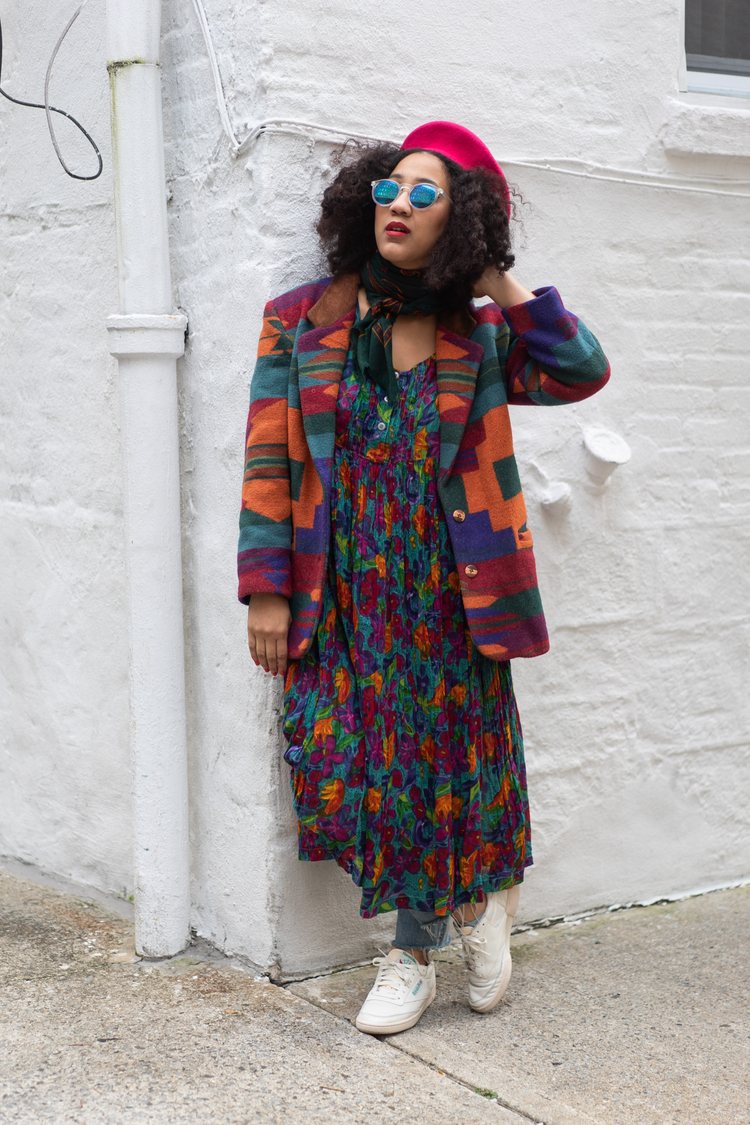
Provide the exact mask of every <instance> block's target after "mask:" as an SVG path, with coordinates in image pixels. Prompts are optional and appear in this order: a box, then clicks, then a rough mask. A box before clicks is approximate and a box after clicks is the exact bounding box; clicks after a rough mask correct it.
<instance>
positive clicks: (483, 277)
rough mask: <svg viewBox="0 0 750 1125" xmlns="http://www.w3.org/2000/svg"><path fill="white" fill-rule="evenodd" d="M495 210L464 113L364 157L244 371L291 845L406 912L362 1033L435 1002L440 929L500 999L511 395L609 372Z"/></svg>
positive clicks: (517, 810)
mask: <svg viewBox="0 0 750 1125" xmlns="http://www.w3.org/2000/svg"><path fill="white" fill-rule="evenodd" d="M509 215H510V196H509V192H508V187H507V184H506V181H505V178H504V176H503V173H502V171H501V169H500V167H499V166H498V165H497V163H496V161H495V160H494V158H493V157H492V154H491V153H490V152H489V150H488V149H487V148H486V146H485V145H484V144H483V142H482V141H481V140H480V139H479V138H478V137H476V136H475V135H474V134H473V133H471V132H469V131H468V130H467V129H464V128H463V127H462V126H459V125H454V124H452V123H450V122H442V121H438V122H431V123H429V124H427V125H423V126H420V127H419V128H418V129H416V130H415V131H414V132H412V133H411V134H410V135H409V136H408V137H407V138H406V140H405V141H404V143H403V145H402V146H401V148H400V149H398V148H396V147H395V146H393V145H379V146H376V147H374V148H371V149H367V150H365V151H364V152H363V153H362V154H361V155H359V157H358V158H357V159H355V160H354V162H353V163H351V164H350V165H348V166H346V167H344V168H343V169H342V170H341V171H340V172H339V174H338V176H337V177H336V179H335V180H334V182H333V183H332V184H331V186H330V187H329V188H328V189H327V190H326V192H325V193H324V196H323V205H322V214H321V218H320V221H319V223H318V233H319V235H320V237H321V240H322V243H323V245H324V247H325V249H326V250H327V253H328V261H329V265H330V268H331V272H332V277H330V278H324V279H323V280H321V281H317V282H313V283H311V284H309V285H304V286H301V287H300V288H298V289H295V290H293V291H292V292H291V293H287V294H284V295H283V296H281V297H279V298H276V299H275V300H272V301H270V302H269V303H268V305H267V306H266V311H265V319H264V327H263V331H262V333H261V338H260V345H259V351H258V362H257V366H256V369H255V373H254V375H253V381H252V388H251V403H250V412H249V417H248V429H247V446H246V453H247V458H246V470H245V481H244V487H243V506H242V514H241V517H240V526H241V532H240V549H239V576H240V587H239V596H240V599H241V600H242V601H245V602H247V603H248V604H249V608H248V641H249V646H250V652H251V655H252V659H253V660H254V661H255V663H256V664H257V665H259V666H261V667H262V668H264V669H265V670H266V671H267V672H271V673H273V674H274V675H275V674H279V675H284V676H285V692H284V734H285V736H286V740H287V743H288V749H287V751H286V754H285V758H286V760H287V762H288V763H289V764H290V766H291V778H292V785H293V793H294V803H295V808H296V812H297V817H298V824H299V854H300V858H301V859H308V860H319V859H335V860H336V861H337V862H338V863H339V864H340V865H341V866H342V867H343V868H344V869H345V870H346V871H348V872H349V873H350V874H351V876H352V878H353V880H354V882H355V883H356V884H357V886H358V887H360V888H361V891H362V903H361V909H360V912H361V914H362V915H363V916H364V917H372V916H374V915H376V914H378V913H380V912H382V911H387V910H396V911H397V925H396V936H395V941H394V946H393V948H392V949H391V951H390V952H389V953H388V955H387V956H386V957H384V958H383V959H381V960H379V961H378V962H376V963H379V966H380V967H379V970H378V974H377V978H376V981H375V984H374V985H373V987H372V989H371V990H370V993H369V994H368V996H367V998H366V1000H365V1002H364V1004H363V1006H362V1009H361V1011H360V1013H359V1016H358V1018H357V1027H358V1028H360V1030H362V1031H366V1032H370V1033H372V1034H392V1033H394V1032H396V1031H401V1030H404V1029H405V1028H408V1027H411V1026H413V1025H414V1024H415V1023H416V1022H417V1020H418V1019H419V1018H420V1016H421V1014H422V1013H423V1012H424V1010H425V1009H426V1008H427V1006H428V1005H429V1004H430V1003H431V1002H432V1000H433V999H434V996H435V970H434V965H433V964H432V962H431V956H430V954H431V950H433V949H436V948H440V947H441V946H443V945H445V944H447V943H448V942H449V941H450V938H451V919H452V920H453V921H454V922H455V924H456V925H457V927H458V931H459V934H460V937H461V940H462V944H463V949H464V953H465V957H466V961H467V964H468V969H469V989H468V999H469V1004H470V1005H471V1007H472V1008H473V1009H474V1010H476V1011H479V1012H488V1011H490V1010H492V1009H493V1008H494V1007H495V1006H496V1005H497V1004H498V1003H499V1002H500V1000H501V999H502V996H503V994H504V992H505V990H506V988H507V986H508V981H509V978H510V971H511V959H510V951H509V941H510V930H511V926H512V920H513V917H514V916H515V914H516V910H517V904H518V893H519V884H520V883H521V881H522V880H523V875H524V870H525V868H526V867H527V866H529V865H530V864H531V862H532V856H531V839H530V822H529V810H528V799H527V792H526V775H525V767H524V756H523V742H522V735H521V727H520V724H519V720H518V713H517V709H516V704H515V699H514V696H513V687H512V681H511V672H510V664H509V661H510V659H511V658H512V657H515V656H534V655H536V654H538V653H542V652H545V651H546V650H547V647H548V640H547V631H546V627H545V623H544V616H543V613H542V607H541V601H540V598H539V593H538V590H537V585H536V571H535V566H534V557H533V550H532V539H531V534H530V532H529V530H528V528H527V526H526V512H525V507H524V501H523V495H522V492H521V486H520V481H519V478H518V472H517V468H516V463H515V458H514V455H513V444H512V435H511V430H510V424H509V419H508V404H509V403H511V404H512V403H538V404H550V405H551V404H555V403H560V402H571V401H576V400H579V399H582V398H586V397H587V396H589V395H591V394H593V393H594V392H595V391H597V390H599V389H600V388H601V387H602V386H603V385H604V384H605V382H606V381H607V378H608V376H609V367H608V364H607V361H606V359H605V357H604V355H603V353H602V351H601V348H600V347H599V344H598V342H597V341H596V340H595V338H594V337H593V336H592V335H591V333H590V332H589V331H588V330H587V329H586V328H585V327H584V326H583V325H582V324H581V323H580V322H579V321H578V320H577V318H576V317H575V316H574V315H573V314H571V313H569V312H567V311H566V309H565V308H564V306H563V305H562V302H561V300H560V297H559V295H558V293H557V291H556V290H555V289H554V288H552V287H546V288H543V289H537V290H535V291H533V292H532V291H530V290H528V289H526V288H525V287H524V286H523V285H522V284H521V283H520V282H519V281H517V280H516V279H515V278H514V277H512V275H511V274H510V273H509V272H508V271H509V269H510V267H511V266H512V265H513V263H514V257H513V255H512V253H511V250H510V234H509ZM472 296H474V297H489V298H490V299H491V300H490V302H489V303H485V304H483V305H482V306H481V307H475V306H474V305H473V304H471V298H472Z"/></svg>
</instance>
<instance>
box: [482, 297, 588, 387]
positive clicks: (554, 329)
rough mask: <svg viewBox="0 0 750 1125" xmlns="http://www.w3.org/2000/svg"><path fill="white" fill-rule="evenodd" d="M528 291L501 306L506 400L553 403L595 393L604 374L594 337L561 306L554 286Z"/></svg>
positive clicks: (499, 343) (499, 345)
mask: <svg viewBox="0 0 750 1125" xmlns="http://www.w3.org/2000/svg"><path fill="white" fill-rule="evenodd" d="M533 292H534V298H533V300H529V301H524V302H522V303H521V304H519V305H513V306H511V307H510V308H507V309H503V310H502V311H503V318H504V320H505V324H506V325H507V328H508V331H509V338H508V341H507V357H506V361H505V378H506V385H507V391H508V402H510V403H514V404H516V405H533V406H556V405H558V404H559V403H564V402H578V401H579V400H580V399H584V398H588V397H589V396H590V395H593V394H596V392H597V391H599V390H601V388H602V387H603V386H604V385H605V383H606V382H607V380H608V379H609V375H610V368H609V362H608V361H607V357H606V356H605V354H604V352H603V351H602V348H601V345H600V344H599V341H598V340H597V338H596V336H594V334H593V333H592V332H590V331H589V329H588V328H587V327H586V325H585V324H584V323H583V321H581V320H579V319H578V317H577V316H575V314H574V313H572V312H569V311H568V310H567V309H566V308H565V306H564V305H563V303H562V300H561V298H560V294H559V293H558V292H557V290H556V289H555V287H554V286H552V285H548V286H545V287H543V288H541V289H534V290H533ZM500 347H501V342H500V339H498V350H500Z"/></svg>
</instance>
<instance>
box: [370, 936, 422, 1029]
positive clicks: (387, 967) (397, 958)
mask: <svg viewBox="0 0 750 1125" xmlns="http://www.w3.org/2000/svg"><path fill="white" fill-rule="evenodd" d="M373 965H379V966H380V968H379V969H378V975H377V977H376V978H375V984H374V985H373V986H372V988H371V989H370V991H369V992H368V994H367V999H366V1000H365V1002H364V1004H363V1005H362V1007H361V1008H360V1011H359V1015H358V1016H357V1019H356V1021H355V1024H356V1027H357V1028H358V1029H359V1031H366V1032H368V1033H369V1034H370V1035H391V1034H393V1033H394V1032H396V1031H406V1029H407V1027H414V1024H415V1023H416V1022H417V1020H418V1019H419V1017H420V1016H421V1015H422V1012H424V1011H426V1010H427V1008H429V1006H430V1004H431V1003H432V1001H433V1000H434V999H435V966H434V965H433V964H432V963H430V964H428V965H420V964H419V962H418V961H416V960H415V958H414V957H412V955H411V953H407V952H406V950H404V949H392V950H391V951H390V953H389V954H388V956H387V957H376V958H375V960H374V961H373Z"/></svg>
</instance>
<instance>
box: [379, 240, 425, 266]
mask: <svg viewBox="0 0 750 1125" xmlns="http://www.w3.org/2000/svg"><path fill="white" fill-rule="evenodd" d="M378 250H379V251H380V256H381V258H385V260H386V261H387V262H390V263H391V265H392V266H398V267H399V269H402V270H423V269H424V267H425V266H426V265H427V263H426V262H425V261H424V259H422V258H418V259H415V258H414V257H413V256H411V255H410V254H409V248H408V246H399V245H398V244H397V243H393V242H386V243H384V244H383V245H382V246H378Z"/></svg>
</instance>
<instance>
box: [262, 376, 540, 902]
mask: <svg viewBox="0 0 750 1125" xmlns="http://www.w3.org/2000/svg"><path fill="white" fill-rule="evenodd" d="M397 384H398V387H399V393H398V395H397V396H395V398H396V401H389V398H388V396H386V395H385V394H384V392H383V390H382V389H381V388H380V387H379V386H377V385H376V384H375V383H374V382H372V381H370V380H369V379H360V378H359V377H358V376H357V374H356V372H355V371H354V369H353V366H352V362H351V358H350V360H349V362H348V364H347V367H346V369H345V371H344V374H343V377H342V382H341V386H340V389H339V396H338V402H337V410H336V444H335V454H334V466H333V490H332V500H331V509H332V510H331V520H332V529H331V547H330V551H329V556H328V565H327V573H326V581H325V584H324V590H323V605H322V609H321V614H320V618H319V621H318V625H317V627H316V630H315V633H314V635H313V638H312V641H311V644H310V647H309V649H308V650H307V652H306V653H305V654H304V656H303V657H301V658H300V659H299V660H293V661H290V663H289V666H288V670H287V675H286V680H285V689H284V720H283V729H284V735H285V739H286V743H287V750H286V752H285V755H284V757H285V759H286V761H287V762H288V763H289V766H290V768H291V783H292V792H293V800H294V806H295V810H296V814H297V818H298V833H299V856H300V859H305V860H323V859H334V860H336V862H337V863H338V864H340V866H341V867H343V868H344V869H345V870H346V871H347V872H348V873H349V874H350V875H351V877H352V878H353V880H354V882H355V883H356V884H357V886H358V887H359V888H360V889H361V893H362V901H361V908H360V913H361V914H362V916H363V917H366V918H369V917H373V916H374V915H376V914H378V913H381V912H383V911H388V910H394V909H397V908H400V907H404V908H411V909H414V910H423V911H428V912H434V913H436V914H438V915H442V914H447V913H448V912H450V911H452V910H454V909H455V907H457V906H458V905H460V904H461V903H467V902H476V901H478V900H479V899H481V898H482V896H483V895H484V894H486V893H488V892H490V891H494V890H500V889H502V888H504V887H509V886H512V885H513V884H514V883H518V882H520V881H521V880H522V878H523V873H524V870H525V868H526V867H528V866H529V865H530V864H531V863H532V854H531V824H530V819H529V805H528V794H527V787H526V770H525V764H524V753H523V737H522V733H521V725H520V722H519V717H518V710H517V707H516V701H515V697H514V694H513V684H512V679H511V670H510V664H509V663H508V662H507V661H506V662H498V661H493V660H490V659H489V658H487V657H485V656H483V655H482V654H481V653H480V652H478V650H477V649H476V647H475V645H474V644H473V642H472V639H471V635H470V633H469V629H468V626H467V623H466V615H465V612H464V608H463V602H462V600H461V593H460V585H459V576H458V572H457V569H456V563H455V559H454V557H453V551H452V548H451V544H450V539H449V535H448V529H447V526H446V521H445V515H444V513H443V509H442V507H441V504H440V500H439V497H438V493H437V480H436V474H437V464H438V454H439V414H438V409H437V384H436V375H435V362H434V359H429V360H425V361H424V362H422V363H420V364H418V365H417V366H416V367H414V368H413V369H412V370H411V371H405V372H399V373H398V376H397ZM390 397H391V399H393V398H394V396H393V395H391V396H390Z"/></svg>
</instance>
